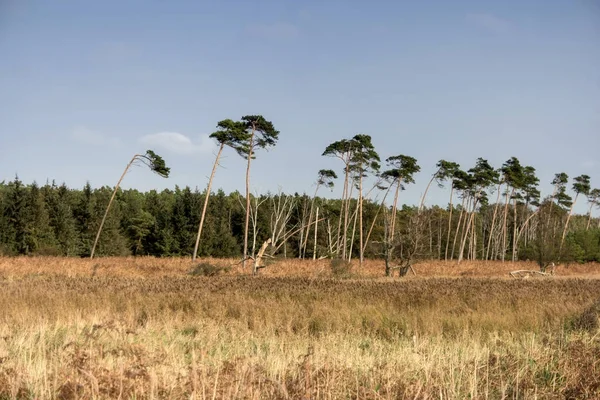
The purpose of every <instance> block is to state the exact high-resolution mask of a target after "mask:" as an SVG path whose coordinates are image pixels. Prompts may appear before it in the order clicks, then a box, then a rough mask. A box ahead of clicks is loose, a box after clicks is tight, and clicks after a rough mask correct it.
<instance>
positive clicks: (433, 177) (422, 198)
mask: <svg viewBox="0 0 600 400" xmlns="http://www.w3.org/2000/svg"><path fill="white" fill-rule="evenodd" d="M438 172H439V170H438ZM436 174H437V172H436V173H435V174H433V176H432V177H431V179H430V180H429V183H428V184H427V187H426V188H425V191H424V192H423V196H422V197H421V202H420V203H419V213H420V212H421V211H422V210H423V205H424V204H425V196H427V192H428V191H429V187H430V186H431V184H432V183H433V181H434V180H435V176H436Z"/></svg>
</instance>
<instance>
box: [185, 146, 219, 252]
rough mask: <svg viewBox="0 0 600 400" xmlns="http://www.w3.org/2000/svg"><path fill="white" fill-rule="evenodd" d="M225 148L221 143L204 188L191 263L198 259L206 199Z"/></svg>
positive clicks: (206, 204) (206, 205)
mask: <svg viewBox="0 0 600 400" xmlns="http://www.w3.org/2000/svg"><path fill="white" fill-rule="evenodd" d="M224 147H225V143H221V146H220V147H219V152H218V153H217V157H216V159H215V163H214V165H213V169H212V172H211V173H210V178H209V179H208V186H207V187H206V196H205V197H204V206H203V207H202V216H201V217H200V225H199V226H198V235H197V236H196V244H195V245H194V254H193V255H192V261H196V257H198V246H199V244H200V235H202V227H203V226H204V217H205V216H206V209H207V207H208V198H209V196H210V188H211V186H212V182H213V178H214V177H215V172H216V171H217V166H218V165H219V158H220V157H221V153H222V152H223V148H224Z"/></svg>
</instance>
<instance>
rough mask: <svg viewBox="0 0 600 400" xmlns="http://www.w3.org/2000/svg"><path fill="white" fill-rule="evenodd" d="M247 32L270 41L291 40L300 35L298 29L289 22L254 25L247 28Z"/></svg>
mask: <svg viewBox="0 0 600 400" xmlns="http://www.w3.org/2000/svg"><path fill="white" fill-rule="evenodd" d="M247 31H248V32H249V33H250V34H252V35H255V36H260V37H264V38H269V39H289V38H294V37H296V36H298V34H299V33H300V32H299V30H298V27H296V25H294V24H291V23H289V22H274V23H271V24H253V25H249V26H248V27H247Z"/></svg>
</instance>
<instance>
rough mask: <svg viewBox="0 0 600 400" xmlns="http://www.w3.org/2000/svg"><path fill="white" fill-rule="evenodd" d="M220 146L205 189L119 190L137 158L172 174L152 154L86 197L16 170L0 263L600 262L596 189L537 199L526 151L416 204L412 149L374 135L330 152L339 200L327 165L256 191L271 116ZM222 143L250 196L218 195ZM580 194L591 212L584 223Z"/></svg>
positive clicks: (475, 169)
mask: <svg viewBox="0 0 600 400" xmlns="http://www.w3.org/2000/svg"><path fill="white" fill-rule="evenodd" d="M210 138H212V139H213V140H215V141H216V142H217V143H218V145H219V150H218V152H217V154H216V158H215V161H214V164H213V169H212V172H211V175H210V178H209V181H208V185H207V187H206V190H204V191H203V192H199V191H198V190H195V191H192V190H191V189H190V188H189V187H188V186H186V187H185V188H183V189H181V188H180V187H178V186H176V187H175V190H169V189H166V190H163V191H161V192H158V191H156V190H152V191H149V192H146V193H142V192H139V191H137V190H121V189H120V183H121V181H122V180H123V178H124V177H125V175H126V174H127V171H128V170H129V168H130V167H131V166H132V165H134V164H136V163H137V164H145V165H146V166H147V167H149V169H150V170H151V171H152V172H154V173H156V174H158V175H159V176H162V177H163V178H168V177H169V173H170V168H169V167H167V165H166V163H165V161H164V160H163V159H162V157H161V156H159V155H158V154H156V153H155V152H154V151H152V150H147V151H146V152H145V153H143V154H135V155H134V156H133V157H132V159H131V161H130V162H129V164H128V165H127V167H126V168H125V171H124V172H123V174H122V175H121V177H120V179H119V181H118V182H117V184H116V186H115V187H114V189H111V188H109V187H101V188H97V189H92V187H91V185H90V184H89V182H88V183H87V184H86V185H85V187H84V188H83V189H81V190H74V189H69V188H67V187H66V185H64V184H63V185H60V186H57V185H56V184H55V183H54V182H52V183H46V184H45V185H44V186H42V187H39V186H38V185H37V183H35V182H33V183H31V184H29V185H24V184H23V182H21V181H20V180H19V178H18V176H16V177H15V179H14V180H13V181H12V182H9V183H5V182H1V183H0V255H36V254H38V255H57V256H59V255H62V256H80V257H88V256H89V257H90V258H93V257H94V255H112V256H115V255H116V256H125V255H134V256H138V255H148V256H156V257H166V256H190V255H191V257H192V259H193V260H196V257H197V256H201V257H202V256H211V257H240V256H241V260H242V261H241V262H242V263H243V265H245V263H246V261H247V260H250V259H251V260H253V263H254V267H253V273H256V272H257V271H258V268H261V267H264V265H263V264H262V261H261V260H262V259H263V258H275V257H284V258H291V257H294V258H312V259H317V258H318V259H321V258H331V259H335V260H338V261H340V262H342V263H347V262H350V261H351V260H352V259H353V258H355V259H358V260H359V263H360V265H362V263H363V261H364V259H365V258H382V259H384V260H385V266H386V267H385V272H386V275H391V274H392V273H393V271H394V270H396V269H397V270H399V271H400V274H403V273H406V271H408V269H409V268H410V267H411V266H412V265H413V264H415V263H418V262H419V261H420V260H425V259H428V260H431V259H438V260H442V259H443V260H454V259H456V260H457V262H459V263H460V262H461V261H462V260H464V259H467V260H502V261H506V260H511V261H517V260H535V261H536V262H537V263H538V265H539V266H540V269H541V272H545V270H546V268H547V267H549V266H551V265H555V264H556V263H570V262H589V261H599V260H600V219H598V218H596V219H594V218H592V209H593V208H594V207H600V189H593V188H592V186H591V183H590V177H589V176H588V175H585V174H584V175H580V176H577V177H575V178H573V179H572V182H571V184H572V185H571V187H570V189H571V190H572V191H573V192H574V197H572V196H571V195H569V194H568V190H569V186H568V185H569V176H568V175H567V174H566V173H564V172H561V173H557V174H556V175H555V177H554V179H553V180H552V182H551V183H552V186H553V192H552V194H551V195H549V196H546V197H545V198H544V199H541V193H540V191H539V189H538V186H539V178H538V177H537V176H536V169H535V168H534V167H532V166H528V165H522V164H521V162H520V161H519V160H518V159H517V158H516V157H511V158H510V159H508V160H507V161H506V162H505V163H503V164H502V166H501V167H500V168H494V167H493V166H491V165H490V164H489V163H488V161H487V160H486V159H484V158H481V157H480V158H478V159H477V160H476V162H475V165H474V166H472V167H471V168H469V169H466V170H465V169H461V166H460V165H459V164H457V163H455V162H452V161H447V160H440V161H439V162H438V163H437V164H436V172H435V173H434V174H433V175H432V176H431V178H430V180H429V182H428V184H427V187H426V189H425V191H424V193H423V195H422V197H421V200H420V202H419V204H418V205H416V206H408V205H406V204H404V205H402V200H401V199H400V201H399V197H401V196H400V193H401V192H402V191H404V190H406V188H407V186H409V185H410V184H413V183H415V179H414V175H415V174H417V173H418V172H419V171H420V170H421V167H420V166H419V164H418V163H417V160H416V159H415V158H414V157H411V156H408V155H404V154H398V155H392V156H389V157H387V158H385V160H382V158H381V157H380V155H379V154H378V153H377V151H376V150H375V147H374V145H373V143H372V138H371V136H369V135H366V134H357V135H355V136H353V137H352V138H348V139H341V140H338V141H335V142H333V143H331V144H329V145H328V146H326V148H325V150H324V151H323V153H322V156H324V157H329V158H332V159H335V160H337V161H336V162H339V163H340V164H339V165H340V166H341V167H343V168H341V171H342V176H340V177H339V180H340V181H341V185H343V186H342V187H343V190H342V195H341V198H339V199H325V198H322V197H319V196H318V191H319V188H333V186H334V185H335V182H336V180H338V175H337V174H336V172H335V171H334V170H331V169H321V170H319V171H318V174H317V179H316V182H315V191H314V194H313V195H312V196H309V195H306V194H302V195H300V194H298V193H295V194H293V195H289V194H285V193H282V192H279V193H277V194H273V193H267V194H263V195H259V194H257V195H252V194H251V191H250V187H251V184H250V170H251V162H252V160H254V159H255V158H256V157H257V152H258V151H260V150H265V149H267V148H270V147H273V146H275V145H276V144H277V140H278V138H279V131H278V130H276V129H275V127H274V126H273V124H272V123H271V122H270V121H268V120H266V119H265V118H264V117H263V116H261V115H246V116H243V117H242V118H241V119H240V120H239V121H234V120H231V119H225V120H222V121H219V122H218V124H217V130H216V131H215V132H213V133H212V134H211V135H210ZM226 148H227V149H230V150H233V151H235V152H236V153H237V154H238V155H239V156H241V157H242V158H243V159H245V160H246V162H247V167H246V179H245V194H244V195H242V194H240V193H239V192H237V191H236V192H233V193H230V194H226V193H224V192H223V191H222V190H218V191H217V192H216V193H214V194H213V193H212V192H211V187H212V184H213V180H214V178H215V172H216V169H217V166H219V165H220V157H221V155H222V154H223V151H224V150H225V149H226ZM433 183H436V184H437V185H438V186H440V187H444V185H448V186H449V187H450V191H449V192H450V195H449V202H448V205H447V207H445V208H442V207H439V206H430V207H426V196H427V192H428V190H429V189H430V187H431V185H432V184H433ZM494 196H495V201H493V199H494ZM209 198H212V200H211V201H210V202H209V201H208V199H209ZM583 198H586V200H587V202H588V206H589V211H588V213H587V215H574V214H573V210H574V207H575V204H576V203H577V201H578V199H583ZM392 199H393V200H392ZM386 200H387V202H386ZM580 201H582V200H580ZM389 203H391V206H390V205H389ZM203 229H204V230H203Z"/></svg>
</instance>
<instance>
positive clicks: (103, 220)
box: [90, 154, 140, 259]
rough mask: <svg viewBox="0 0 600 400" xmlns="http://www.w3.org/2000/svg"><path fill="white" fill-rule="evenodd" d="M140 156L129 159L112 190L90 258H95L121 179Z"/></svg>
mask: <svg viewBox="0 0 600 400" xmlns="http://www.w3.org/2000/svg"><path fill="white" fill-rule="evenodd" d="M138 157H140V155H139V154H136V155H134V156H133V157H132V158H131V161H129V164H127V166H126V167H125V170H124V171H123V174H121V177H120V178H119V181H118V182H117V186H115V190H113V192H112V196H110V200H109V201H108V206H106V211H105V212H104V216H103V217H102V221H101V222H100V227H99V228H98V233H96V239H95V240H94V245H93V246H92V252H91V253H90V259H92V258H94V253H95V251H96V246H97V245H98V240H99V239H100V233H101V232H102V228H103V227H104V222H105V221H106V217H107V215H108V210H110V206H111V205H112V202H113V200H114V199H115V196H116V194H117V191H118V190H119V186H120V185H121V181H122V180H123V178H125V175H126V174H127V171H129V168H130V167H131V166H132V165H133V163H134V162H135V160H136V159H137V158H138Z"/></svg>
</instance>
